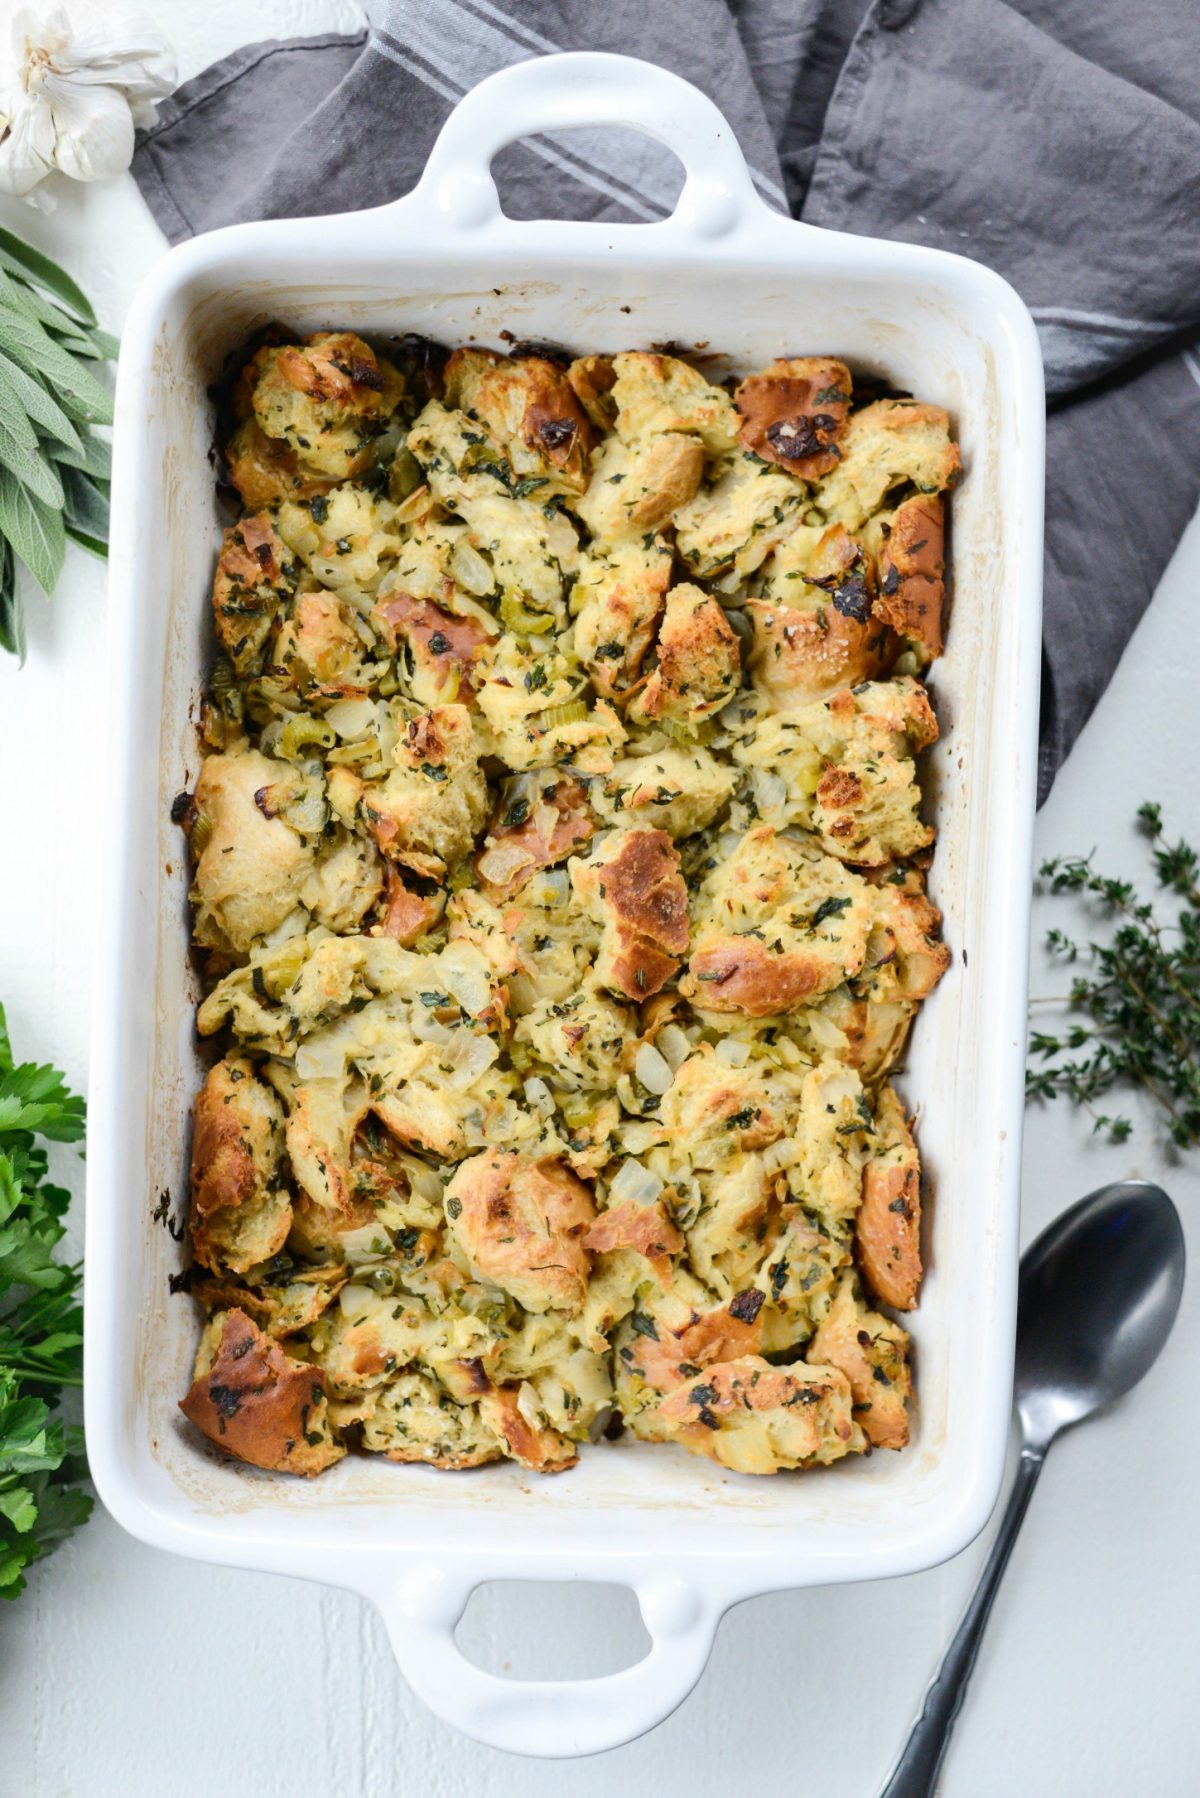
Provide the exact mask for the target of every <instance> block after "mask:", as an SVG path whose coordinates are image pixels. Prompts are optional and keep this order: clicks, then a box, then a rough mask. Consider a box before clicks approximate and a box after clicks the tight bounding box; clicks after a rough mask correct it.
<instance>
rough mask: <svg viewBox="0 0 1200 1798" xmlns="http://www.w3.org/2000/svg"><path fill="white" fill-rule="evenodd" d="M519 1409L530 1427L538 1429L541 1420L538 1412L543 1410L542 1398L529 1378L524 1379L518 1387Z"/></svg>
mask: <svg viewBox="0 0 1200 1798" xmlns="http://www.w3.org/2000/svg"><path fill="white" fill-rule="evenodd" d="M517 1410H518V1411H519V1412H520V1413H521V1416H522V1417H523V1418H524V1419H525V1422H526V1423H527V1424H528V1425H529V1427H530V1429H531V1430H536V1429H537V1427H538V1424H539V1422H540V1421H541V1420H540V1418H539V1417H538V1412H539V1411H540V1410H541V1400H540V1399H539V1398H538V1395H537V1389H536V1387H534V1386H531V1385H530V1384H529V1381H528V1380H522V1381H521V1384H520V1385H519V1386H518V1388H517Z"/></svg>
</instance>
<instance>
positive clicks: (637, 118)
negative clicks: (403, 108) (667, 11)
mask: <svg viewBox="0 0 1200 1798" xmlns="http://www.w3.org/2000/svg"><path fill="white" fill-rule="evenodd" d="M602 125H624V126H627V127H628V128H629V129H631V130H633V131H640V132H642V133H643V134H644V135H646V136H648V137H653V138H655V139H657V141H658V142H659V143H661V144H665V145H666V146H667V148H668V149H669V150H673V151H674V153H675V155H676V156H677V157H678V158H679V160H680V162H681V163H682V164H683V167H684V171H685V174H686V180H685V181H684V185H683V189H682V191H681V193H680V195H679V199H678V202H677V203H676V207H675V211H674V212H673V213H672V214H671V217H670V218H669V219H667V220H665V221H663V223H661V224H659V225H656V226H651V227H648V228H650V229H654V230H663V229H667V228H669V229H671V230H673V231H682V232H684V233H686V234H688V235H694V236H699V237H704V238H711V237H720V236H724V235H725V234H726V233H727V232H729V231H731V230H733V228H734V227H735V226H736V225H737V224H738V223H739V221H741V220H743V219H744V218H746V217H747V216H757V215H759V214H761V213H762V212H764V211H768V210H769V208H767V207H766V205H765V202H764V201H762V200H761V199H760V198H759V196H758V194H757V193H756V192H755V189H754V185H753V182H752V181H751V179H750V172H749V170H748V169H747V167H746V162H745V158H744V157H743V156H742V152H741V150H740V149H739V148H738V143H737V139H736V137H735V136H734V134H733V129H732V127H731V126H730V124H729V121H728V120H727V119H726V118H725V116H724V114H723V113H722V112H720V111H719V109H718V108H717V107H716V106H714V105H713V103H712V101H711V100H710V99H708V98H707V96H706V95H704V94H702V93H701V92H700V91H699V89H698V88H695V87H693V86H692V85H691V83H690V82H687V81H683V80H681V79H680V77H679V76H678V75H673V74H671V73H670V72H669V70H667V69H660V68H659V67H658V66H657V65H656V64H655V63H651V62H642V61H640V60H639V59H638V58H637V57H634V56H609V55H605V54H602V53H600V52H598V51H597V52H592V51H569V52H565V53H563V54H561V55H555V56H536V57H531V58H530V59H529V60H528V61H526V62H518V63H513V64H512V65H511V66H510V67H508V68H505V69H498V70H497V71H496V73H495V74H494V75H489V76H488V77H487V79H486V80H484V81H481V82H480V83H479V85H478V86H477V87H473V88H472V89H471V91H470V92H469V93H468V94H466V95H465V96H464V97H463V99H461V100H460V101H459V103H458V105H457V106H456V107H455V108H454V111H453V112H452V113H451V114H450V117H449V118H448V119H447V120H446V123H445V124H444V125H443V126H442V129H441V132H440V134H439V136H438V139H437V142H436V143H435V144H434V146H433V149H432V151H431V152H430V156H429V161H428V162H427V163H426V165H425V172H424V174H423V175H422V177H421V179H420V181H419V183H418V184H417V186H416V187H415V188H414V190H413V192H412V194H411V195H410V196H409V198H408V200H405V201H401V202H399V204H401V205H403V206H405V207H406V208H408V207H409V206H411V204H412V203H413V202H414V201H416V202H417V204H418V205H420V204H421V203H424V204H425V205H428V206H430V207H431V208H432V209H433V210H434V211H435V212H436V213H437V215H438V218H439V220H440V221H441V223H442V224H443V226H449V227H450V228H452V229H453V228H457V229H458V230H461V231H470V232H472V233H474V232H475V231H478V230H480V229H482V228H484V227H485V226H487V225H489V224H491V223H493V222H494V221H495V220H497V219H502V218H503V216H504V215H503V213H502V211H501V207H500V196H499V194H498V193H497V191H496V183H495V182H494V181H493V179H492V172H491V164H492V158H493V157H494V156H496V155H497V153H498V152H499V151H500V150H502V149H503V148H504V147H505V145H506V144H511V143H515V142H516V141H517V140H518V139H519V138H523V137H531V136H534V135H536V134H537V133H538V132H542V131H567V130H576V129H578V128H580V127H589V126H602ZM606 228H608V229H610V228H611V227H606Z"/></svg>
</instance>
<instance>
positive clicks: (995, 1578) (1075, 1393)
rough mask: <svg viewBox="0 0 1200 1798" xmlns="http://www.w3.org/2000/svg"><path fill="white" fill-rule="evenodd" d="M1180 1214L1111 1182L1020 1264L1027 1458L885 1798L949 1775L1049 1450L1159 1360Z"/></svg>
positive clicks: (1173, 1304)
mask: <svg viewBox="0 0 1200 1798" xmlns="http://www.w3.org/2000/svg"><path fill="white" fill-rule="evenodd" d="M1185 1259H1186V1257H1185V1254H1184V1245H1183V1227H1182V1225H1181V1224H1180V1222H1179V1213H1178V1212H1177V1211H1176V1209H1175V1207H1174V1205H1173V1204H1172V1203H1171V1201H1170V1199H1169V1198H1168V1197H1167V1195H1166V1193H1165V1192H1164V1191H1163V1190H1162V1187H1161V1186H1152V1185H1151V1184H1150V1183H1149V1181H1145V1180H1118V1181H1117V1182H1116V1183H1115V1184H1114V1185H1112V1186H1102V1187H1101V1188H1100V1190H1099V1192H1093V1193H1090V1194H1089V1195H1088V1197H1087V1198H1086V1199H1080V1201H1079V1203H1078V1204H1077V1205H1072V1206H1071V1208H1070V1210H1069V1211H1064V1212H1063V1214H1062V1216H1061V1217H1059V1218H1056V1219H1055V1221H1054V1222H1053V1223H1052V1224H1051V1225H1050V1227H1049V1229H1047V1230H1043V1231H1042V1234H1041V1235H1040V1236H1039V1237H1038V1239H1037V1241H1036V1242H1034V1243H1031V1245H1030V1246H1029V1248H1027V1249H1026V1251H1025V1253H1024V1255H1022V1257H1021V1279H1020V1285H1019V1287H1018V1297H1017V1360H1016V1378H1015V1382H1014V1388H1013V1394H1014V1401H1015V1403H1016V1408H1017V1413H1018V1415H1019V1416H1020V1419H1021V1455H1020V1459H1019V1461H1018V1462H1017V1477H1016V1479H1015V1481H1014V1482H1013V1488H1012V1491H1011V1492H1010V1493H1009V1497H1008V1503H1007V1505H1006V1506H1005V1509H1004V1515H1003V1516H1002V1518H1001V1520H1000V1527H999V1529H998V1530H997V1531H996V1535H995V1538H994V1540H993V1542H992V1547H991V1552H990V1553H989V1555H988V1558H987V1561H986V1563H985V1564H984V1568H983V1572H982V1573H981V1574H980V1576H979V1583H978V1585H977V1586H976V1588H975V1592H974V1595H973V1596H972V1598H971V1602H970V1604H969V1605H968V1606H967V1609H966V1612H965V1613H964V1616H963V1619H962V1622H961V1623H960V1624H959V1626H958V1629H957V1630H956V1632H955V1635H954V1639H953V1641H952V1642H951V1643H950V1646H949V1648H948V1649H947V1650H946V1653H945V1655H944V1656H943V1658H942V1664H941V1666H940V1667H939V1668H938V1670H937V1673H936V1674H935V1676H934V1680H933V1684H932V1685H931V1686H930V1688H929V1690H928V1692H927V1693H926V1695H925V1705H924V1708H923V1710H922V1712H921V1715H920V1716H919V1717H918V1718H917V1721H916V1722H915V1723H914V1725H913V1727H912V1730H911V1732H910V1733H909V1738H908V1741H907V1742H906V1743H905V1745H904V1749H903V1751H902V1753H901V1755H900V1759H899V1760H898V1761H897V1763H896V1766H895V1768H894V1770H893V1772H892V1776H891V1778H890V1779H889V1780H888V1782H887V1785H886V1787H885V1788H884V1791H883V1793H882V1798H933V1793H934V1790H935V1787H936V1784H937V1775H938V1768H939V1767H940V1766H941V1764H942V1756H943V1755H944V1754H945V1752H946V1743H947V1741H948V1740H949V1736H950V1731H951V1729H952V1728H953V1727H954V1719H955V1717H957V1715H958V1712H959V1707H960V1706H961V1704H962V1701H963V1698H964V1697H965V1695H966V1690H967V1681H968V1680H969V1679H970V1677H971V1669H972V1667H973V1666H974V1665H975V1656H976V1654H977V1652H978V1649H979V1643H980V1640H981V1639H982V1636H983V1631H984V1626H985V1624H986V1623H987V1620H988V1616H989V1613H990V1612H991V1608H992V1600H993V1599H994V1598H995V1596H996V1592H997V1589H998V1587H999V1585H1000V1581H1001V1579H1002V1577H1003V1575H1004V1569H1005V1568H1006V1567H1007V1565H1008V1557H1009V1555H1010V1554H1011V1553H1012V1546H1013V1543H1014V1542H1015V1541H1016V1538H1017V1531H1018V1530H1019V1529H1020V1527H1021V1521H1022V1519H1023V1518H1024V1516H1025V1508H1026V1506H1027V1505H1028V1503H1029V1500H1030V1498H1031V1497H1032V1495H1033V1489H1034V1487H1035V1485H1036V1484H1037V1480H1038V1475H1039V1474H1040V1473H1041V1471H1042V1466H1043V1463H1044V1462H1045V1459H1046V1450H1047V1449H1048V1448H1049V1446H1050V1444H1051V1443H1052V1442H1053V1441H1054V1438H1055V1437H1056V1436H1057V1435H1058V1434H1059V1432H1060V1430H1065V1429H1069V1428H1070V1426H1071V1425H1072V1424H1074V1423H1081V1422H1082V1421H1083V1419H1084V1418H1085V1417H1090V1416H1091V1415H1092V1413H1093V1412H1094V1411H1098V1410H1099V1409H1100V1408H1101V1406H1103V1405H1106V1404H1108V1403H1109V1402H1110V1401H1111V1400H1112V1399H1115V1398H1120V1397H1121V1395H1122V1393H1125V1392H1128V1391H1129V1389H1130V1387H1131V1386H1136V1385H1137V1383H1138V1381H1139V1380H1140V1379H1141V1378H1142V1376H1143V1375H1144V1374H1146V1373H1148V1372H1149V1370H1150V1368H1151V1367H1152V1366H1153V1365H1154V1362H1155V1361H1156V1360H1157V1359H1158V1356H1159V1354H1160V1353H1161V1351H1162V1349H1163V1346H1164V1344H1165V1343H1166V1340H1167V1337H1168V1336H1169V1335H1170V1333H1171V1326H1172V1324H1173V1323H1174V1322H1175V1314H1176V1312H1177V1311H1178V1310H1179V1300H1180V1298H1181V1296H1182V1294H1183V1273H1184V1264H1185Z"/></svg>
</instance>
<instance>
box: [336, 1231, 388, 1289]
mask: <svg viewBox="0 0 1200 1798" xmlns="http://www.w3.org/2000/svg"><path fill="white" fill-rule="evenodd" d="M338 1243H339V1246H340V1247H341V1250H342V1253H343V1254H344V1255H345V1257H346V1260H347V1261H348V1262H349V1263H350V1265H351V1267H357V1266H358V1265H359V1264H360V1263H361V1262H363V1261H377V1260H378V1259H379V1257H380V1256H381V1255H390V1254H391V1252H392V1239H391V1237H390V1236H389V1235H388V1233H387V1231H386V1230H385V1229H384V1227H383V1225H382V1224H375V1223H371V1224H360V1225H359V1227H358V1229H357V1230H345V1231H343V1233H342V1234H341V1236H339V1237H338ZM347 1290H353V1289H352V1288H348V1289H347ZM359 1290H360V1294H361V1291H362V1290H363V1289H362V1288H360V1289H359Z"/></svg>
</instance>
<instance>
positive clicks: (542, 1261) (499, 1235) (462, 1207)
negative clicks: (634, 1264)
mask: <svg viewBox="0 0 1200 1798" xmlns="http://www.w3.org/2000/svg"><path fill="white" fill-rule="evenodd" d="M446 1210H447V1214H448V1215H449V1216H450V1217H451V1218H452V1219H453V1220H454V1223H455V1228H456V1230H457V1232H458V1236H459V1239H460V1240H461V1242H462V1244H463V1246H464V1248H465V1249H466V1251H467V1253H468V1254H469V1255H470V1257H471V1260H472V1261H473V1262H474V1263H475V1266H476V1267H477V1268H478V1269H479V1272H480V1273H481V1274H482V1276H483V1277H484V1279H485V1280H492V1281H494V1282H495V1284H496V1285H497V1286H503V1287H504V1288H505V1290H506V1291H511V1292H512V1293H513V1294H514V1296H515V1297H517V1298H518V1299H520V1301H521V1303H522V1304H523V1305H525V1307H526V1309H527V1310H544V1309H545V1308H546V1306H547V1305H553V1306H554V1307H556V1308H557V1309H561V1310H577V1309H578V1308H579V1306H580V1305H581V1304H582V1303H583V1298H584V1294H585V1292H586V1290H587V1281H588V1274H589V1272H590V1268H591V1263H590V1260H589V1258H588V1252H587V1248H586V1246H585V1237H586V1233H587V1230H588V1227H589V1226H590V1225H591V1223H592V1222H593V1220H594V1218H595V1215H596V1212H595V1207H594V1205H593V1204H592V1195H591V1192H590V1191H589V1189H588V1188H587V1187H586V1186H585V1185H584V1183H583V1181H582V1180H580V1179H578V1178H577V1177H576V1175H575V1174H573V1173H572V1172H571V1170H570V1168H569V1167H567V1166H566V1165H565V1164H564V1163H563V1162H561V1161H555V1160H553V1159H550V1160H542V1161H528V1160H526V1159H525V1157H524V1156H521V1155H518V1154H516V1153H515V1152H514V1151H513V1150H511V1149H485V1150H484V1151H483V1153H482V1154H480V1155H475V1156H473V1157H472V1158H471V1159H470V1160H469V1161H464V1162H461V1163H460V1164H459V1167H458V1169H457V1171H456V1173H455V1175H454V1178H453V1180H451V1182H450V1184H449V1186H448V1187H447V1188H446Z"/></svg>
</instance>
